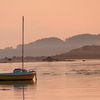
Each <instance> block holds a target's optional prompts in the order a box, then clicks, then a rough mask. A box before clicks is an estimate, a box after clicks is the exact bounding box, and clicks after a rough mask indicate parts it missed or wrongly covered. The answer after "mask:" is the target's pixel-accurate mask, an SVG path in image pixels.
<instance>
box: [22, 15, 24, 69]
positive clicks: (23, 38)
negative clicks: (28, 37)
mask: <svg viewBox="0 0 100 100" xmlns="http://www.w3.org/2000/svg"><path fill="white" fill-rule="evenodd" d="M22 69H24V16H22Z"/></svg>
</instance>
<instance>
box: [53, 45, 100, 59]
mask: <svg viewBox="0 0 100 100" xmlns="http://www.w3.org/2000/svg"><path fill="white" fill-rule="evenodd" d="M54 57H55V58H59V59H100V46H96V45H92V46H83V47H81V48H77V49H73V50H71V51H70V52H67V53H64V54H61V55H57V56H54Z"/></svg>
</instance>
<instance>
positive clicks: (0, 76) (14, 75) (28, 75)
mask: <svg viewBox="0 0 100 100" xmlns="http://www.w3.org/2000/svg"><path fill="white" fill-rule="evenodd" d="M33 79H35V80H36V72H35V71H34V70H29V71H28V70H26V69H24V16H22V68H17V69H14V70H13V72H11V73H0V81H17V80H33Z"/></svg>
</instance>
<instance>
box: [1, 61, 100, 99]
mask: <svg viewBox="0 0 100 100" xmlns="http://www.w3.org/2000/svg"><path fill="white" fill-rule="evenodd" d="M20 66H21V64H20V63H1V64H0V72H10V71H12V70H13V69H14V68H17V67H20ZM25 66H26V68H27V69H34V70H36V71H37V78H38V80H37V83H34V82H0V98H2V100H23V88H24V100H100V60H86V61H84V62H83V61H82V60H76V61H72V62H68V61H66V62H33V63H25Z"/></svg>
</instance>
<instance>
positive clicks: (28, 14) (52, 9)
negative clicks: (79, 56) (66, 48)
mask: <svg viewBox="0 0 100 100" xmlns="http://www.w3.org/2000/svg"><path fill="white" fill-rule="evenodd" d="M22 15H24V16H25V26H26V29H25V35H26V36H25V42H26V43H28V42H31V41H33V40H36V39H40V38H44V37H51V36H55V37H60V38H61V39H65V38H66V37H70V36H72V35H76V34H80V33H93V34H95V33H100V0H0V48H4V47H8V46H14V47H15V46H16V45H17V44H20V43H21V16H22Z"/></svg>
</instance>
